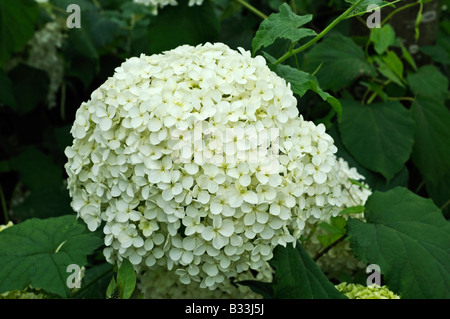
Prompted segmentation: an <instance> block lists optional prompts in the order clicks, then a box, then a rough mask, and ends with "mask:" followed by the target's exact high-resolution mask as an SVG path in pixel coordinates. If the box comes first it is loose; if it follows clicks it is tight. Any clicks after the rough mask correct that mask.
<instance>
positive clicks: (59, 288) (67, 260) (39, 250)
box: [0, 215, 103, 297]
mask: <svg viewBox="0 0 450 319" xmlns="http://www.w3.org/2000/svg"><path fill="white" fill-rule="evenodd" d="M102 242H103V241H102V239H101V238H99V237H97V236H95V235H94V234H93V233H90V232H88V231H87V228H86V227H85V225H83V224H81V223H79V222H78V221H77V220H76V217H75V216H73V215H66V216H61V217H57V218H49V219H37V218H32V219H29V220H26V221H24V222H23V223H20V224H17V225H15V226H13V227H9V228H7V229H5V230H3V231H2V232H0V293H3V292H6V291H11V290H15V289H18V290H22V289H24V288H26V287H28V286H29V285H31V286H33V287H34V288H41V289H44V290H45V291H47V292H49V293H55V294H57V295H59V296H61V297H67V296H68V293H69V288H68V287H67V279H68V276H69V275H70V273H68V272H67V266H69V265H71V264H76V265H78V266H80V267H82V266H84V265H86V263H87V261H86V256H87V255H89V254H91V253H92V252H93V251H94V250H95V249H97V248H98V247H100V246H101V245H102Z"/></svg>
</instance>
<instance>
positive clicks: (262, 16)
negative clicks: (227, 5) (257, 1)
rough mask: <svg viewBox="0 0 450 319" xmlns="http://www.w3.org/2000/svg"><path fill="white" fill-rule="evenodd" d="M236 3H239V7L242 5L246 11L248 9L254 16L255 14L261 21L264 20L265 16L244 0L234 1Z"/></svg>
mask: <svg viewBox="0 0 450 319" xmlns="http://www.w3.org/2000/svg"><path fill="white" fill-rule="evenodd" d="M235 1H236V2H239V3H240V4H241V5H243V6H244V7H246V8H247V9H249V10H250V11H251V12H253V13H254V14H256V15H257V16H259V17H261V18H262V19H266V18H267V16H266V15H265V14H264V13H262V12H261V11H259V10H258V9H256V8H255V7H254V6H252V5H251V4H250V3H248V2H247V1H245V0H235Z"/></svg>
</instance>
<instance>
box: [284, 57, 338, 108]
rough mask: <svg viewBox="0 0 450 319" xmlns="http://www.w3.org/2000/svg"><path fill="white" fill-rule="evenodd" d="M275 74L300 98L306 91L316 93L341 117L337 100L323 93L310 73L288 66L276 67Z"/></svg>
mask: <svg viewBox="0 0 450 319" xmlns="http://www.w3.org/2000/svg"><path fill="white" fill-rule="evenodd" d="M275 72H276V73H277V74H278V75H279V76H281V77H282V78H284V79H285V80H286V81H287V82H289V83H290V84H291V89H292V91H293V92H294V93H296V94H298V95H299V96H300V97H302V96H303V95H304V94H305V93H306V92H307V91H308V90H311V91H313V92H315V93H317V94H318V95H319V96H320V97H321V98H322V100H324V101H326V102H328V103H329V104H330V105H331V107H332V108H333V109H334V110H335V111H336V112H337V113H338V114H339V115H341V112H342V107H341V103H340V102H339V100H338V99H336V98H335V97H333V96H332V95H330V94H329V93H327V92H325V91H323V90H322V89H321V88H320V86H319V82H318V81H317V79H316V77H315V76H314V75H312V74H310V73H307V72H303V71H300V70H298V69H294V68H292V67H290V66H288V65H283V64H280V65H277V66H276V68H275Z"/></svg>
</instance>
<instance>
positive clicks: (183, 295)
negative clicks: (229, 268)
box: [137, 264, 272, 299]
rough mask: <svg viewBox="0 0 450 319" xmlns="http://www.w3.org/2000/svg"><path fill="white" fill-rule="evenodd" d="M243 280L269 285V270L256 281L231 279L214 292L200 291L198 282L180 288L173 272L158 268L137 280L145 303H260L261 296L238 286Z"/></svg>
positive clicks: (244, 276) (249, 277) (240, 277)
mask: <svg viewBox="0 0 450 319" xmlns="http://www.w3.org/2000/svg"><path fill="white" fill-rule="evenodd" d="M243 280H258V281H263V282H271V281H272V269H271V268H270V266H269V265H268V264H266V265H265V266H264V267H263V269H261V270H260V271H259V272H258V274H257V276H256V277H255V276H254V275H253V274H251V272H250V271H246V272H244V273H241V274H239V275H238V276H237V278H234V282H235V283H234V284H232V283H231V281H230V280H225V281H224V282H222V283H221V284H220V285H219V286H218V287H217V288H216V289H214V290H211V289H207V288H201V287H200V286H199V284H198V283H197V282H191V283H190V284H187V285H186V284H183V283H181V282H180V280H179V277H178V275H177V274H176V273H175V272H174V271H173V270H172V271H169V270H167V269H166V268H162V267H158V268H156V269H152V270H149V271H146V272H144V273H143V274H142V275H140V276H139V280H138V284H137V289H138V290H139V291H140V292H141V293H142V294H143V298H144V299H260V298H262V296H261V295H260V294H258V293H255V292H253V291H252V290H251V289H250V288H249V287H247V286H244V285H240V284H238V283H237V282H239V281H243Z"/></svg>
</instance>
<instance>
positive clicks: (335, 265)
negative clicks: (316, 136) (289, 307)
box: [305, 158, 372, 279]
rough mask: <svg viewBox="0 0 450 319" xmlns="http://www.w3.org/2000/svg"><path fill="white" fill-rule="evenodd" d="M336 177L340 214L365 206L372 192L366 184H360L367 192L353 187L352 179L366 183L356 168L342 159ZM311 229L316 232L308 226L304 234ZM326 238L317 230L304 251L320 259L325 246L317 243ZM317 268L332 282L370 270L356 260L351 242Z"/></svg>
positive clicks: (319, 262)
mask: <svg viewBox="0 0 450 319" xmlns="http://www.w3.org/2000/svg"><path fill="white" fill-rule="evenodd" d="M337 173H338V176H339V177H338V178H339V180H340V181H341V184H342V186H343V192H342V206H341V207H340V210H343V209H344V208H347V207H352V206H363V205H364V204H365V203H366V201H367V199H368V198H369V196H370V195H371V194H372V192H371V191H370V190H369V188H368V185H367V184H364V183H361V184H362V185H364V186H365V187H366V188H364V187H360V186H358V185H355V184H353V183H352V182H351V181H350V179H353V180H356V181H362V180H364V179H365V178H364V176H362V175H360V174H359V173H358V172H357V170H356V168H354V167H353V168H349V165H348V163H347V162H346V161H345V160H344V159H342V158H339V159H338V161H337ZM341 216H342V217H344V218H348V217H352V218H360V219H364V214H345V215H341ZM320 222H330V219H329V218H324V219H323V220H321V221H319V223H320ZM311 229H313V225H312V224H311V223H308V224H307V226H306V227H305V233H309V231H311ZM324 234H326V232H325V231H324V230H323V229H322V228H320V227H318V228H317V229H316V231H315V233H314V234H313V236H311V238H310V240H309V241H308V243H307V244H306V246H305V248H306V250H307V251H308V252H309V253H310V254H311V256H315V255H317V253H318V252H319V251H321V250H322V249H323V246H322V244H321V243H320V241H319V240H318V236H320V235H324ZM317 265H318V266H319V267H320V269H322V271H324V272H325V273H326V274H327V276H328V277H329V278H335V279H337V278H338V276H339V275H340V274H342V273H347V274H351V273H352V272H354V271H357V270H361V269H364V268H365V267H366V266H367V265H366V264H365V263H363V262H361V261H359V260H358V259H356V257H355V256H354V254H353V251H352V249H351V247H350V242H349V241H348V240H344V241H342V242H340V243H338V244H337V245H336V246H334V247H332V248H331V249H330V250H329V251H328V252H327V253H326V254H324V255H323V256H322V257H320V258H319V259H318V260H317Z"/></svg>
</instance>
